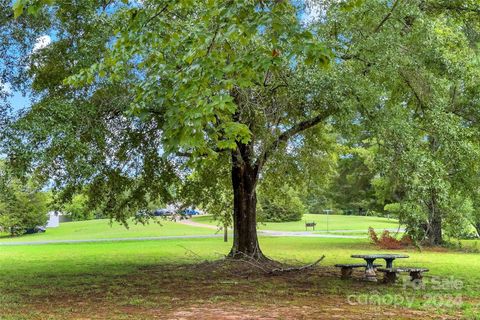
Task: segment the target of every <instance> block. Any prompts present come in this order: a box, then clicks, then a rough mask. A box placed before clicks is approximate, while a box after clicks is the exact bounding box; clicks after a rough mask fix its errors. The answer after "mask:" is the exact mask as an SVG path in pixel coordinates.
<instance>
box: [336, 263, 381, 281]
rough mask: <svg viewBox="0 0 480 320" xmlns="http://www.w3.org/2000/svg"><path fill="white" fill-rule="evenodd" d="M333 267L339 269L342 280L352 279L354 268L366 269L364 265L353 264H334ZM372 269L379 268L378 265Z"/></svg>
mask: <svg viewBox="0 0 480 320" xmlns="http://www.w3.org/2000/svg"><path fill="white" fill-rule="evenodd" d="M335 267H337V268H341V272H342V276H341V277H342V279H349V278H351V277H352V273H353V269H355V268H367V265H366V264H363V263H353V264H336V265H335ZM373 267H374V268H377V267H381V265H380V264H374V265H373Z"/></svg>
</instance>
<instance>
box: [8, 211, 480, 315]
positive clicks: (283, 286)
mask: <svg viewBox="0 0 480 320" xmlns="http://www.w3.org/2000/svg"><path fill="white" fill-rule="evenodd" d="M348 218H352V217H348ZM202 219H206V218H205V217H202V218H201V219H198V218H196V219H194V220H195V221H198V220H200V222H204V221H202ZM363 219H365V220H367V221H363V222H362V221H361V220H360V219H355V218H354V219H352V222H349V221H348V220H347V219H344V220H343V222H344V223H343V224H342V221H341V220H338V221H337V223H338V224H337V226H338V228H339V229H342V230H348V229H347V228H348V227H349V226H350V228H352V229H350V230H357V228H360V227H361V226H367V225H371V223H372V222H374V221H375V220H374V219H366V218H365V217H363ZM210 223H211V222H210ZM300 223H301V222H300ZM382 223H386V224H384V226H385V227H386V225H388V221H387V222H385V221H383V222H382ZM162 224H163V226H159V225H155V224H150V225H147V226H142V225H137V226H133V225H132V226H131V228H130V229H129V230H125V229H124V227H123V226H120V225H118V224H114V225H113V226H110V225H109V223H108V221H105V220H103V221H102V220H94V221H86V222H75V223H65V224H63V225H61V227H60V228H57V229H50V230H49V231H47V233H45V234H38V235H31V236H24V237H18V238H15V239H13V240H11V241H26V239H28V240H29V241H30V239H39V241H40V240H45V239H46V238H47V237H48V239H51V240H62V239H84V238H85V237H88V238H91V239H108V238H110V239H111V238H119V237H129V236H131V237H137V236H161V235H195V234H212V233H214V232H215V230H212V229H208V228H201V227H193V226H187V225H182V224H179V223H174V222H163V221H162ZM375 227H376V228H379V227H378V225H377V226H375ZM285 228H286V229H283V230H291V228H293V225H290V226H285ZM272 229H274V228H272ZM292 231H296V230H292ZM6 240H7V239H5V238H2V239H1V240H0V242H3V241H6ZM260 243H261V246H262V248H263V251H264V253H265V254H266V255H267V256H269V257H271V258H272V259H275V260H278V261H282V262H286V263H289V264H294V265H301V264H305V263H309V262H312V261H315V260H316V259H318V257H320V256H321V255H325V256H326V258H325V259H324V260H323V261H322V262H321V264H320V266H319V267H318V268H316V269H315V270H312V271H304V272H295V273H288V274H285V275H282V276H271V275H267V274H265V273H264V272H263V271H262V270H260V269H259V268H258V267H257V266H255V265H252V264H248V263H247V264H246V265H242V266H240V264H237V263H233V264H232V263H230V264H226V263H225V262H218V261H223V260H222V259H223V258H224V256H225V255H226V254H227V253H228V251H229V249H230V247H231V243H230V242H229V243H224V242H223V239H221V238H210V239H175V240H159V241H120V242H109V241H107V242H101V243H76V244H48V245H30V246H27V245H18V246H0V319H2V320H4V319H7V320H13V319H42V320H43V319H198V318H199V317H200V318H202V319H221V318H227V317H230V318H232V319H243V318H251V319H329V318H330V317H331V316H332V315H339V314H340V315H342V319H359V318H364V317H365V316H366V315H368V314H369V313H372V314H373V313H375V314H377V315H380V317H379V318H381V317H382V315H383V316H384V317H389V318H392V319H441V318H445V319H459V318H465V319H479V317H478V316H477V314H478V313H479V312H480V273H479V272H478V270H480V255H479V254H478V253H467V252H460V251H453V250H447V249H441V250H440V249H435V250H432V249H430V250H423V251H419V250H417V249H408V250H402V251H394V253H406V254H408V255H409V256H410V258H409V259H399V260H397V261H396V265H398V266H401V265H403V266H423V267H428V268H429V269H430V270H431V271H430V273H428V275H427V276H426V278H425V284H426V286H425V288H421V289H420V290H415V289H413V288H410V287H407V288H404V287H403V286H402V282H400V283H398V284H396V285H384V284H382V283H366V282H363V281H362V280H361V279H362V275H363V274H362V272H361V271H358V272H356V273H355V278H354V279H353V280H348V281H342V280H340V279H339V271H338V270H336V269H335V268H334V267H333V265H334V264H336V263H347V262H360V261H358V260H356V259H352V258H350V255H352V254H360V253H378V252H391V251H382V250H378V249H377V248H376V247H375V246H373V245H372V244H370V243H369V241H368V239H366V238H365V239H326V238H301V237H294V238H290V237H284V238H278V237H261V238H260ZM463 244H464V246H465V247H470V248H475V247H476V246H477V242H476V241H464V242H463ZM433 281H437V282H439V281H440V282H439V283H442V284H445V283H446V284H447V285H444V286H443V287H440V288H436V287H435V286H434V285H433ZM453 282H455V283H457V282H458V283H460V286H456V287H455V288H453V287H452V286H449V285H448V284H449V283H450V284H451V283H453ZM458 283H457V285H458ZM372 294H373V295H374V296H375V295H376V296H380V297H401V298H402V299H401V301H400V300H399V301H397V300H394V301H383V302H381V303H378V304H374V305H372V304H362V303H357V304H354V305H351V304H350V303H349V302H348V301H349V300H348V299H349V298H351V297H370V296H371V295H372ZM452 301H453V302H455V303H453V304H452V303H450V302H452ZM235 317H236V318H235Z"/></svg>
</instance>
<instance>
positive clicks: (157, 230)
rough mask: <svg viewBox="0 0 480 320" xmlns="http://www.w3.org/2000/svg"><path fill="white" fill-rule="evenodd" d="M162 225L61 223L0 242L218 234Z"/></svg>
mask: <svg viewBox="0 0 480 320" xmlns="http://www.w3.org/2000/svg"><path fill="white" fill-rule="evenodd" d="M159 222H160V223H161V224H158V223H156V222H155V221H153V220H152V221H151V222H150V223H149V224H146V225H143V224H135V223H134V222H133V221H132V222H130V223H129V227H128V229H127V228H125V226H123V225H121V224H119V223H118V222H113V223H112V224H110V220H108V219H99V220H88V221H78V222H65V223H61V224H60V226H59V227H57V228H48V229H47V232H45V233H37V234H31V235H22V236H20V237H9V236H8V235H5V234H3V236H0V242H18V241H20V242H23V241H48V240H81V239H112V238H135V237H160V236H180V235H208V234H214V233H215V230H212V229H209V228H201V227H192V226H187V225H184V224H181V223H177V222H171V221H165V220H159Z"/></svg>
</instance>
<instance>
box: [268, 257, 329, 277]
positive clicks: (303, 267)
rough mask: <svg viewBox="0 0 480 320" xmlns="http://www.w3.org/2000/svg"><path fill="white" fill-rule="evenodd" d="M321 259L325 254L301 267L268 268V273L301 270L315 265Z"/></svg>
mask: <svg viewBox="0 0 480 320" xmlns="http://www.w3.org/2000/svg"><path fill="white" fill-rule="evenodd" d="M323 259H325V256H321V257H320V259H318V260H317V261H315V262H313V263H310V264H307V265H304V266H301V267H292V268H275V269H272V270H270V272H269V274H280V273H286V272H293V271H303V270H308V269H312V268H313V267H315V266H316V265H317V264H319V263H320V262H321V261H322V260H323Z"/></svg>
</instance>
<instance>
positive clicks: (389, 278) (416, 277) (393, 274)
mask: <svg viewBox="0 0 480 320" xmlns="http://www.w3.org/2000/svg"><path fill="white" fill-rule="evenodd" d="M377 270H378V271H380V272H383V273H384V274H385V275H384V277H383V281H384V282H385V283H394V282H395V281H397V275H398V274H399V273H402V272H408V273H410V281H417V282H419V283H420V282H422V279H423V273H424V272H428V271H429V270H428V269H427V268H417V267H399V268H379V269H377Z"/></svg>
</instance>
